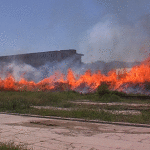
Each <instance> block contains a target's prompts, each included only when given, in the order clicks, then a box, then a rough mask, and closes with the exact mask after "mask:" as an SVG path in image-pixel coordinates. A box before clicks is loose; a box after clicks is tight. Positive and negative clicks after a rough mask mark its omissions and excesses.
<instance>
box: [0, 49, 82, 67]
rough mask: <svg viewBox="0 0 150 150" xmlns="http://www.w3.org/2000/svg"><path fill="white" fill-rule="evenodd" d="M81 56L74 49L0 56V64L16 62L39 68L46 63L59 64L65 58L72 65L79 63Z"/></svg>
mask: <svg viewBox="0 0 150 150" xmlns="http://www.w3.org/2000/svg"><path fill="white" fill-rule="evenodd" d="M81 56H83V54H78V53H76V50H75V49H69V50H60V51H57V50H56V51H47V52H37V53H27V54H18V55H9V56H0V63H1V64H3V63H11V62H12V61H16V62H17V63H19V64H23V63H25V64H29V65H31V66H33V67H36V68H38V67H40V66H42V65H44V64H46V63H48V62H61V61H63V60H66V59H67V58H71V59H72V62H73V63H81Z"/></svg>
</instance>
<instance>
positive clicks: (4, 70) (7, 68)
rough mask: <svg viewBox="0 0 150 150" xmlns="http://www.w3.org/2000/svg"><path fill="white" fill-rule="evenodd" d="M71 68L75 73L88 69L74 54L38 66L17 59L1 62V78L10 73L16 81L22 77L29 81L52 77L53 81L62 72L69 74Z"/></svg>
mask: <svg viewBox="0 0 150 150" xmlns="http://www.w3.org/2000/svg"><path fill="white" fill-rule="evenodd" d="M69 68H71V69H72V70H73V72H74V73H75V74H82V73H84V72H85V71H86V67H85V65H84V64H82V65H81V64H80V63H79V62H78V61H76V56H72V57H69V58H66V59H64V60H63V61H61V62H55V61H54V62H47V63H46V64H44V65H41V66H39V67H37V68H35V67H33V66H31V65H29V64H25V63H20V62H17V60H15V61H12V62H11V63H8V62H1V65H0V78H1V79H2V80H4V79H5V78H6V77H8V76H9V75H10V74H11V75H12V76H13V77H14V79H15V80H16V81H20V80H21V79H22V78H24V79H26V80H27V81H34V82H36V83H37V82H39V81H41V80H43V79H44V78H49V77H50V78H51V79H52V80H53V81H57V79H60V76H61V74H64V75H65V77H66V76H67V72H68V69H69Z"/></svg>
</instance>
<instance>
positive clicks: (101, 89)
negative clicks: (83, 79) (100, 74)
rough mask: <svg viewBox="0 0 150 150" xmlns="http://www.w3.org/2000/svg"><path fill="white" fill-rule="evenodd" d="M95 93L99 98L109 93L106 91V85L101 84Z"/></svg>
mask: <svg viewBox="0 0 150 150" xmlns="http://www.w3.org/2000/svg"><path fill="white" fill-rule="evenodd" d="M97 93H98V95H99V96H103V95H105V94H110V93H111V92H110V91H109V89H108V85H107V83H102V84H101V85H100V86H99V87H98V88H97Z"/></svg>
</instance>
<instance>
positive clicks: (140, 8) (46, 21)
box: [0, 0, 150, 63]
mask: <svg viewBox="0 0 150 150" xmlns="http://www.w3.org/2000/svg"><path fill="white" fill-rule="evenodd" d="M0 21H1V22H0V55H1V56H2V55H12V54H20V53H30V52H42V51H54V50H63V49H76V50H77V52H78V53H83V54H84V55H85V56H84V57H83V59H82V61H83V62H86V63H88V62H94V61H97V60H100V61H111V60H121V61H136V60H137V61H139V60H142V59H143V58H145V56H147V54H148V53H149V41H150V1H149V0H128V1H126V0H118V1H117V0H13V1H12V0H0Z"/></svg>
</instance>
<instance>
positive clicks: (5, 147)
mask: <svg viewBox="0 0 150 150" xmlns="http://www.w3.org/2000/svg"><path fill="white" fill-rule="evenodd" d="M0 150H27V148H26V146H24V145H21V144H19V145H15V144H14V142H8V143H4V142H0Z"/></svg>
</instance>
